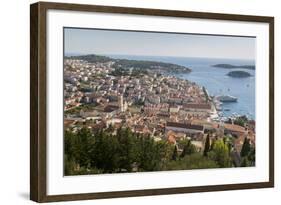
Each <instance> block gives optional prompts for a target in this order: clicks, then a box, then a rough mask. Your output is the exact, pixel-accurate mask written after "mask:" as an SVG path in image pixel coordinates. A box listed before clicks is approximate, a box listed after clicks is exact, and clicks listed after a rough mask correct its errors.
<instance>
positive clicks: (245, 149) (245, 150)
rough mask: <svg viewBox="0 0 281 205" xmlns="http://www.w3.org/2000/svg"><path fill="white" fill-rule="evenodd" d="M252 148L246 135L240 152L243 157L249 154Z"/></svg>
mask: <svg viewBox="0 0 281 205" xmlns="http://www.w3.org/2000/svg"><path fill="white" fill-rule="evenodd" d="M250 150H251V145H250V140H249V139H248V138H247V137H245V139H244V143H243V146H242V149H241V152H240V156H241V157H246V156H248V154H249V152H250Z"/></svg>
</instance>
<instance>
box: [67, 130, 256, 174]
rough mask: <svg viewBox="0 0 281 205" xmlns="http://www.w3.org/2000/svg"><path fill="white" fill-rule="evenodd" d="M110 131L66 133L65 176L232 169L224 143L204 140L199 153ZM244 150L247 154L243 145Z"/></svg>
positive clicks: (186, 143)
mask: <svg viewBox="0 0 281 205" xmlns="http://www.w3.org/2000/svg"><path fill="white" fill-rule="evenodd" d="M112 129H113V128H112V126H111V127H109V128H108V129H106V130H98V131H96V132H92V131H91V130H89V129H86V128H82V129H81V130H79V131H78V132H77V133H73V132H70V131H65V139H64V144H65V146H64V147H65V150H64V159H65V163H64V173H65V175H82V174H101V173H122V172H142V171H161V170H180V169H202V168H218V167H232V166H233V165H232V160H231V157H230V150H229V145H228V142H227V141H226V140H225V141H224V140H222V139H221V140H215V141H214V142H213V143H212V145H210V139H209V140H208V139H206V143H207V144H205V150H204V152H203V151H202V152H201V151H198V150H197V149H196V147H195V146H194V145H193V144H192V142H191V141H190V140H187V139H184V140H179V142H178V144H177V145H171V144H169V143H168V142H167V141H164V140H163V141H155V140H154V139H153V138H151V137H149V136H145V135H139V134H136V133H133V132H132V131H131V130H130V129H118V130H115V132H114V131H113V130H112ZM112 133H114V135H113V134H112ZM208 144H209V145H208ZM208 147H209V148H208ZM245 150H248V149H246V145H245ZM243 153H244V151H243ZM245 155H246V158H245V160H244V161H245V163H244V164H246V165H248V164H249V163H250V162H251V160H252V159H251V157H253V156H254V155H253V154H251V150H250V151H249V150H248V151H245ZM243 156H244V154H243ZM248 161H249V163H248Z"/></svg>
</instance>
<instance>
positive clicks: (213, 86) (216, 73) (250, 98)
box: [111, 55, 255, 119]
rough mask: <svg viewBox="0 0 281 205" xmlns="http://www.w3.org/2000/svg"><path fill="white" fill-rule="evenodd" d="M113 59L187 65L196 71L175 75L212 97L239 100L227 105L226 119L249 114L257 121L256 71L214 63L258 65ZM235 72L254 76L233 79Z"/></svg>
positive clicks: (200, 60)
mask: <svg viewBox="0 0 281 205" xmlns="http://www.w3.org/2000/svg"><path fill="white" fill-rule="evenodd" d="M111 57H113V58H126V59H133V60H152V61H161V62H168V63H175V64H178V65H183V66H186V67H189V68H191V69H192V72H191V73H188V74H175V76H177V77H179V78H182V79H187V80H189V81H193V82H196V83H197V84H199V85H201V86H205V87H206V89H207V90H208V92H209V94H210V95H232V96H235V97H237V98H238V101H237V102H232V103H223V104H222V108H223V110H222V114H223V116H225V117H228V116H231V115H233V114H238V115H247V116H248V117H249V118H251V119H255V70H248V69H224V68H215V67H212V66H211V65H214V64H220V63H224V64H231V65H254V63H255V62H254V61H250V60H236V59H208V58H183V57H162V56H161V57H157V56H127V55H126V56H125V55H122V56H117V55H111ZM234 70H244V71H246V72H248V73H250V74H251V75H252V76H251V77H248V78H232V77H229V76H227V75H226V74H227V73H228V72H230V71H234Z"/></svg>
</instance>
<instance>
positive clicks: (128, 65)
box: [65, 54, 191, 74]
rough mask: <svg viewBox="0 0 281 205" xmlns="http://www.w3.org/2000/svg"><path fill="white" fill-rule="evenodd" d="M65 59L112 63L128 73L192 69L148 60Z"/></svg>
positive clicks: (73, 57) (82, 56)
mask: <svg viewBox="0 0 281 205" xmlns="http://www.w3.org/2000/svg"><path fill="white" fill-rule="evenodd" d="M65 59H69V60H71V59H76V60H83V61H87V62H88V63H108V62H112V67H113V68H115V69H118V71H120V72H126V71H128V70H132V69H133V70H134V71H135V72H136V71H137V72H146V71H148V70H150V71H154V72H158V73H162V74H163V73H177V74H179V73H190V72H191V69H190V68H188V67H185V66H181V65H177V64H173V63H165V62H159V61H147V60H128V59H117V58H111V57H108V56H102V55H95V54H91V55H79V56H66V57H65Z"/></svg>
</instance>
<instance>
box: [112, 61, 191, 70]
mask: <svg viewBox="0 0 281 205" xmlns="http://www.w3.org/2000/svg"><path fill="white" fill-rule="evenodd" d="M113 67H115V68H120V67H121V68H125V69H130V68H135V69H149V70H161V71H164V72H171V73H189V72H191V69H189V68H187V67H184V66H180V65H177V64H172V63H164V62H157V61H144V60H127V59H116V62H115V64H114V65H113Z"/></svg>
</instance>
